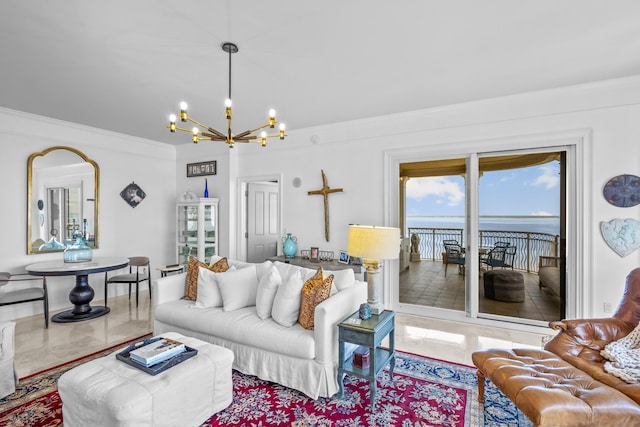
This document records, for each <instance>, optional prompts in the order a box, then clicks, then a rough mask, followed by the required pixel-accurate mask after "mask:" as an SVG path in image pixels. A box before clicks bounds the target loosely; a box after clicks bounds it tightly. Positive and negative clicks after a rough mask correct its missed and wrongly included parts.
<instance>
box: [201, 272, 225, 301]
mask: <svg viewBox="0 0 640 427" xmlns="http://www.w3.org/2000/svg"><path fill="white" fill-rule="evenodd" d="M219 274H227V273H226V272H225V273H214V272H213V271H211V270H209V269H208V268H204V267H198V296H197V298H196V302H195V304H194V307H196V308H209V307H222V295H220V289H219V288H218V282H217V280H216V276H217V275H219Z"/></svg>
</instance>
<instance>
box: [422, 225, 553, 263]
mask: <svg viewBox="0 0 640 427" xmlns="http://www.w3.org/2000/svg"><path fill="white" fill-rule="evenodd" d="M463 232H464V230H463V229H461V228H409V237H411V236H412V235H414V234H416V235H417V236H418V237H420V243H419V245H418V249H419V251H420V259H430V260H434V261H435V260H439V259H442V254H443V253H444V252H445V250H444V245H443V244H442V241H443V240H457V241H458V242H462V236H463ZM559 240H560V236H558V235H553V234H547V233H537V232H528V231H501V230H481V231H479V233H478V244H479V247H481V248H491V247H493V245H494V244H495V243H496V242H509V244H510V245H511V246H515V247H516V248H517V250H516V255H515V258H514V260H513V268H515V269H518V270H524V271H527V272H529V273H531V272H535V273H537V272H538V260H539V259H540V258H539V257H540V256H541V255H545V256H558V242H559Z"/></svg>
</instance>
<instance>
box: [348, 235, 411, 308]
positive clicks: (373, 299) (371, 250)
mask: <svg viewBox="0 0 640 427" xmlns="http://www.w3.org/2000/svg"><path fill="white" fill-rule="evenodd" d="M347 253H348V254H349V255H350V256H353V257H357V258H362V265H364V266H365V268H366V269H367V286H368V287H367V305H368V307H369V309H370V313H372V314H380V313H381V312H382V311H383V310H384V307H383V305H382V302H381V301H380V295H381V294H382V279H381V278H380V277H379V274H380V267H381V265H382V263H381V260H384V259H397V258H398V257H399V254H400V229H399V228H394V227H376V226H372V225H351V226H349V238H348V243H347ZM363 308H364V309H365V313H363V311H362V310H361V313H360V317H361V318H363V319H365V318H368V317H367V315H366V306H365V307H363Z"/></svg>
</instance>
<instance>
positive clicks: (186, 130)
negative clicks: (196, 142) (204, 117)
mask: <svg viewBox="0 0 640 427" xmlns="http://www.w3.org/2000/svg"><path fill="white" fill-rule="evenodd" d="M167 129H171V126H167ZM175 129H176V130H180V131H182V132H189V133H193V132H192V131H191V129H185V128H181V127H180V126H176V127H175Z"/></svg>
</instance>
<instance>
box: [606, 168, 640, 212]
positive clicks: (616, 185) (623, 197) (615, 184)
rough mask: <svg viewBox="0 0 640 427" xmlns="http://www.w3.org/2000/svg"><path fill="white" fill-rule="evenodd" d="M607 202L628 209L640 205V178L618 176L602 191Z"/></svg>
mask: <svg viewBox="0 0 640 427" xmlns="http://www.w3.org/2000/svg"><path fill="white" fill-rule="evenodd" d="M602 194H603V195H604V198H605V199H606V200H607V202H609V203H611V204H612V205H613V206H618V207H620V208H628V207H631V206H635V205H637V204H638V203H640V177H637V176H635V175H618V176H615V177H613V178H611V179H610V180H609V182H607V183H606V184H605V186H604V189H603V190H602Z"/></svg>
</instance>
